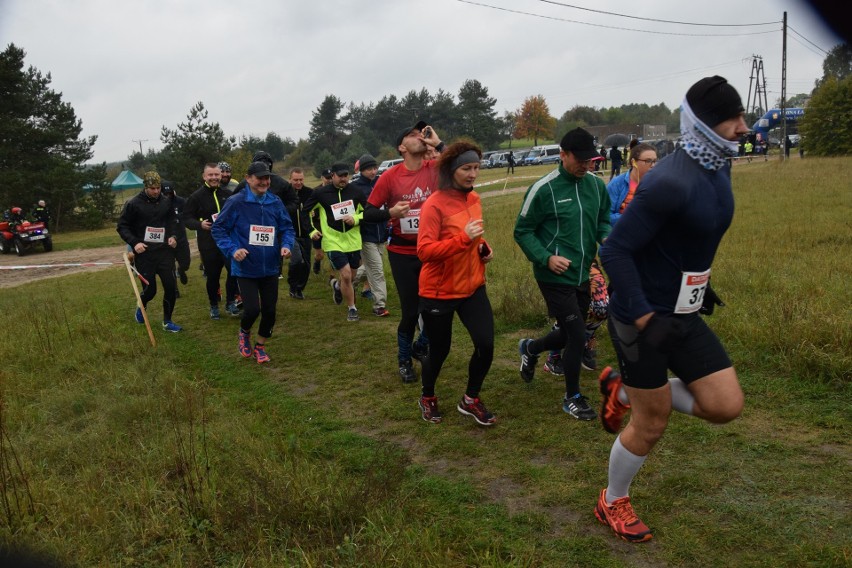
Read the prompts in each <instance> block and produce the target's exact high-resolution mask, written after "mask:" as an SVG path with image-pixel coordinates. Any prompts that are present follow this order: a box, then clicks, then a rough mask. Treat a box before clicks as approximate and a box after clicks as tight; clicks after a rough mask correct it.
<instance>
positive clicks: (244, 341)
mask: <svg viewBox="0 0 852 568" xmlns="http://www.w3.org/2000/svg"><path fill="white" fill-rule="evenodd" d="M239 337H240V355H242V356H243V357H245V358H246V359H248V358H249V357H251V356H252V355H254V350H253V349H252V348H251V332H250V331H243V330H242V329H241V330H240V335H239Z"/></svg>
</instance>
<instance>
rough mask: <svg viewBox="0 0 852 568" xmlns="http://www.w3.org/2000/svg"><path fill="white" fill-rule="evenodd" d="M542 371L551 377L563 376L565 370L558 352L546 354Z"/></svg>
mask: <svg viewBox="0 0 852 568" xmlns="http://www.w3.org/2000/svg"><path fill="white" fill-rule="evenodd" d="M544 370H545V371H547V372H548V373H550V374H551V375H556V376H559V377H563V376H565V369H564V368H563V367H562V356H561V355H560V354H559V352H558V351H556V352H553V351H551V352H550V353H548V355H547V360H546V361H545V362H544Z"/></svg>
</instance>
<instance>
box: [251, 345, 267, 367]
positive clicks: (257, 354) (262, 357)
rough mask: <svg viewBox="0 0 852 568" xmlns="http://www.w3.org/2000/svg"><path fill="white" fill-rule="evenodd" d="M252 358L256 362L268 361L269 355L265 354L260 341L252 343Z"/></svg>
mask: <svg viewBox="0 0 852 568" xmlns="http://www.w3.org/2000/svg"><path fill="white" fill-rule="evenodd" d="M254 358H255V359H257V362H258V363H269V355H267V354H266V349H265V348H264V346H263V345H261V344H260V343H255V344H254Z"/></svg>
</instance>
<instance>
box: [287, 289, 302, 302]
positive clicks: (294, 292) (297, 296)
mask: <svg viewBox="0 0 852 568" xmlns="http://www.w3.org/2000/svg"><path fill="white" fill-rule="evenodd" d="M290 297H291V298H295V299H297V300H304V299H305V295H304V294H303V293H302V291H301V290H290Z"/></svg>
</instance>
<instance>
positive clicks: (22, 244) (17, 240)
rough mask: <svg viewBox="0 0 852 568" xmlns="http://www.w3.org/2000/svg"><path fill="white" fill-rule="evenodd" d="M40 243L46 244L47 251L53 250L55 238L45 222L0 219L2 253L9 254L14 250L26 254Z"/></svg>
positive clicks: (21, 254) (0, 249)
mask: <svg viewBox="0 0 852 568" xmlns="http://www.w3.org/2000/svg"><path fill="white" fill-rule="evenodd" d="M38 244H41V245H42V246H44V251H45V252H50V251H52V250H53V239H51V237H50V233H49V232H48V230H47V227H46V226H45V224H44V223H41V222H38V223H30V222H29V221H22V222H20V223H11V222H9V221H0V253H3V254H8V253H10V252H12V251H13V250H14V251H15V253H17V255H18V256H24V254H25V253H26V252H27V251H28V250H29V249H31V248H33V247H35V246H36V245H38Z"/></svg>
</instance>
